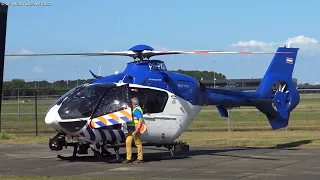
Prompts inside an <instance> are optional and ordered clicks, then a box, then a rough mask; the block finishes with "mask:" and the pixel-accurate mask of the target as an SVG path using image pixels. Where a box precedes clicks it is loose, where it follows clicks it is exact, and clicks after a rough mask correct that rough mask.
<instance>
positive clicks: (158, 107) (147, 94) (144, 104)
mask: <svg viewBox="0 0 320 180" xmlns="http://www.w3.org/2000/svg"><path fill="white" fill-rule="evenodd" d="M129 96H130V97H131V98H132V97H135V96H136V97H138V99H139V104H140V106H141V108H142V110H143V113H144V114H146V113H161V112H162V111H163V109H164V107H165V106H166V103H167V100H168V94H167V93H166V92H163V91H159V90H154V89H147V88H131V90H130V94H129Z"/></svg>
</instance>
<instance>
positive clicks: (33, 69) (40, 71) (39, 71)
mask: <svg viewBox="0 0 320 180" xmlns="http://www.w3.org/2000/svg"><path fill="white" fill-rule="evenodd" d="M32 72H34V73H42V72H43V68H42V67H41V66H34V67H33V68H32Z"/></svg>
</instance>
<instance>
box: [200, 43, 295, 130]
mask: <svg viewBox="0 0 320 180" xmlns="http://www.w3.org/2000/svg"><path fill="white" fill-rule="evenodd" d="M298 50H299V48H286V47H279V48H278V51H277V52H290V54H275V56H274V58H273V60H272V62H271V64H270V66H269V68H268V70H267V71H266V73H265V75H264V77H263V79H262V81H261V83H260V85H259V87H258V89H257V91H256V92H244V91H235V90H223V89H213V88H207V89H206V93H207V94H206V95H207V101H206V102H207V103H206V105H216V106H217V108H218V110H219V112H220V114H221V116H223V117H228V113H227V109H229V108H233V107H240V106H254V107H256V108H257V109H258V110H259V111H261V112H262V113H263V114H265V115H266V117H267V118H268V121H269V123H270V125H271V127H272V129H280V128H284V127H286V126H288V122H289V117H290V112H291V111H292V110H293V109H294V108H295V107H296V106H297V105H298V104H299V102H300V95H299V92H298V90H297V88H296V86H295V84H294V82H293V80H292V73H293V69H294V65H295V61H296V56H297V52H298Z"/></svg>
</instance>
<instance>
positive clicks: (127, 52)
mask: <svg viewBox="0 0 320 180" xmlns="http://www.w3.org/2000/svg"><path fill="white" fill-rule="evenodd" d="M103 55H115V56H132V55H135V53H134V52H132V51H120V52H101V53H26V54H21V53H18V54H5V56H103Z"/></svg>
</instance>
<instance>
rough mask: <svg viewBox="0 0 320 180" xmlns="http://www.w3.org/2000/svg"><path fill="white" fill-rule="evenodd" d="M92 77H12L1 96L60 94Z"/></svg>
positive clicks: (207, 75)
mask: <svg viewBox="0 0 320 180" xmlns="http://www.w3.org/2000/svg"><path fill="white" fill-rule="evenodd" d="M170 72H175V73H181V74H185V75H188V76H191V77H193V78H196V79H198V80H209V79H212V80H213V78H214V77H215V78H216V79H226V76H225V75H223V74H221V73H214V72H213V71H196V70H181V69H179V70H172V71H170ZM93 80H94V79H78V80H58V81H54V82H49V81H46V80H43V81H25V80H24V79H12V80H11V81H4V82H3V90H2V91H3V92H2V93H3V96H4V97H5V96H17V95H18V90H19V95H20V96H34V95H35V89H36V90H37V95H61V94H64V93H65V92H67V91H68V90H70V89H72V88H74V87H76V86H77V85H80V84H84V83H89V82H92V81H93Z"/></svg>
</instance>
